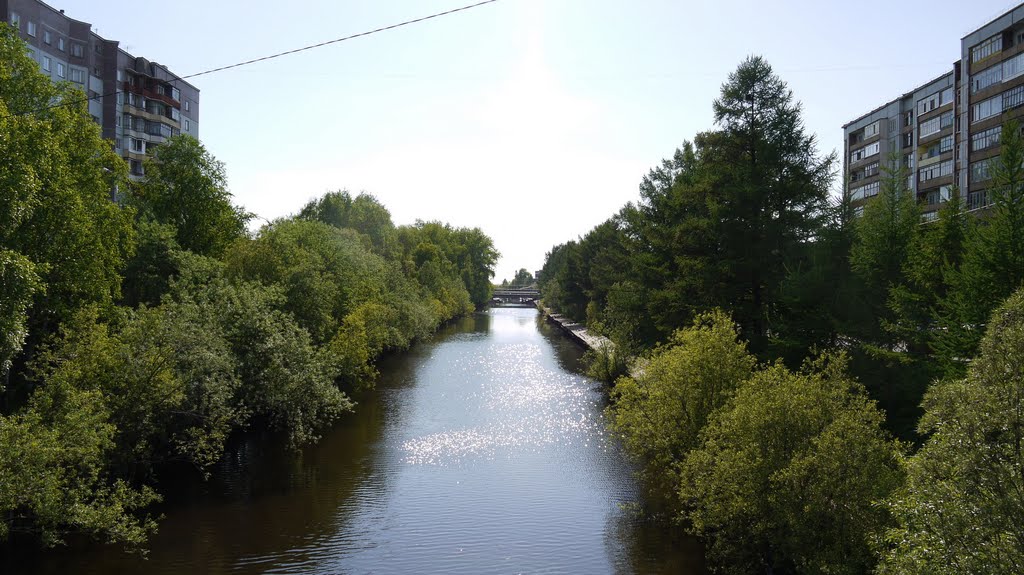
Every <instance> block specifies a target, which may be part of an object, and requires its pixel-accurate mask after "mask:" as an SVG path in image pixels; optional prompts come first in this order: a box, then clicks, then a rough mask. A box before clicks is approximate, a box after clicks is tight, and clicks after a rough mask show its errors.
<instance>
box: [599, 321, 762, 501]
mask: <svg viewBox="0 0 1024 575" xmlns="http://www.w3.org/2000/svg"><path fill="white" fill-rule="evenodd" d="M753 370H754V358H753V356H751V355H750V354H748V353H747V346H746V343H745V342H742V341H738V340H737V338H736V330H735V329H734V327H733V324H732V321H731V320H730V319H729V317H728V316H727V315H725V314H724V313H722V312H721V311H715V312H711V313H708V314H703V315H701V316H698V317H697V318H696V319H695V320H694V324H693V326H691V327H689V328H686V329H683V330H680V331H678V332H676V333H675V334H674V335H673V337H672V340H671V342H670V343H669V344H668V345H667V346H664V347H662V348H659V349H658V350H656V351H655V352H654V355H653V357H652V358H651V360H650V361H648V362H646V363H645V364H644V366H643V371H642V372H641V373H638V374H637V375H636V376H635V377H623V378H621V379H619V380H618V381H616V382H615V389H614V390H613V392H612V398H613V400H614V402H615V408H614V409H612V410H610V413H609V414H610V416H611V422H612V423H611V427H612V429H613V430H615V431H616V432H618V433H620V434H621V435H622V436H623V439H624V443H625V447H626V449H627V451H629V452H630V453H631V454H632V455H633V456H634V457H635V458H637V459H638V460H639V461H641V462H643V465H644V466H643V470H644V475H645V476H646V478H647V480H648V481H649V482H651V483H652V484H654V485H655V486H656V487H658V488H661V489H663V490H665V491H669V492H673V493H674V492H676V491H678V489H679V477H678V471H679V465H680V464H681V463H682V461H683V459H685V458H686V455H687V454H688V453H689V452H690V451H691V450H692V449H694V448H696V447H697V446H698V445H699V441H698V439H699V434H700V432H701V430H702V429H704V426H705V425H706V424H707V421H708V418H709V417H710V416H711V414H712V413H713V412H714V411H715V410H716V409H718V408H719V407H721V406H722V405H723V404H724V403H725V402H726V401H727V400H728V399H729V398H730V397H732V394H733V392H734V391H735V390H736V388H737V387H739V386H740V384H741V383H742V382H744V381H745V380H747V379H748V378H750V376H751V375H752V373H753Z"/></svg>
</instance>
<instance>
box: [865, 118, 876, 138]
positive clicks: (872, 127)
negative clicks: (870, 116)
mask: <svg viewBox="0 0 1024 575" xmlns="http://www.w3.org/2000/svg"><path fill="white" fill-rule="evenodd" d="M877 135H878V122H874V123H872V124H868V125H867V126H864V139H865V140H866V139H868V138H873V137H875V136H877Z"/></svg>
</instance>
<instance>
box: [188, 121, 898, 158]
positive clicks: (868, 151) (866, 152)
mask: <svg viewBox="0 0 1024 575" xmlns="http://www.w3.org/2000/svg"><path fill="white" fill-rule="evenodd" d="M185 131H186V132H187V131H188V120H185ZM879 148H880V146H879V142H875V143H873V144H868V145H867V146H864V147H863V148H861V149H859V150H854V152H853V153H852V154H850V163H851V164H852V163H854V162H859V161H861V160H863V159H864V158H868V157H870V156H874V155H875V154H877V153H878V150H879Z"/></svg>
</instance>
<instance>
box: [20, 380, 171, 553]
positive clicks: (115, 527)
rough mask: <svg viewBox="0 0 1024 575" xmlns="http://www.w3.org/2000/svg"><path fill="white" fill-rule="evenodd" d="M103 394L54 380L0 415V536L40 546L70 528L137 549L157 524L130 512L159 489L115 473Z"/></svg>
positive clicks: (111, 427) (111, 431) (53, 541)
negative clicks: (109, 460)
mask: <svg viewBox="0 0 1024 575" xmlns="http://www.w3.org/2000/svg"><path fill="white" fill-rule="evenodd" d="M104 403H105V402H104V399H103V397H102V395H101V394H100V393H99V392H97V391H85V390H81V389H77V388H75V387H74V386H69V385H64V384H62V383H54V384H52V385H51V386H49V388H48V390H47V393H44V394H37V395H35V396H34V397H33V398H32V401H31V402H30V404H29V406H28V407H27V408H26V409H24V410H22V411H20V412H19V413H17V414H14V415H10V416H3V415H0V541H3V540H5V539H7V538H8V537H9V536H10V535H11V534H12V533H28V534H33V535H35V536H37V537H38V538H39V540H40V541H41V542H42V543H43V544H44V545H46V546H54V545H58V544H61V543H63V542H64V537H65V536H66V535H68V534H70V533H87V534H90V535H93V536H94V537H97V538H102V539H103V540H105V541H107V542H109V543H120V544H123V545H125V546H126V547H129V548H137V547H138V546H140V545H142V544H143V543H144V542H145V539H146V537H147V536H148V534H149V533H150V532H152V531H153V530H154V529H155V527H156V524H155V523H154V521H153V520H152V519H150V518H148V517H139V516H137V515H136V512H137V511H138V510H140V509H142V508H144V507H146V506H147V505H149V504H150V503H152V502H153V501H155V500H157V499H158V498H157V496H156V494H155V493H153V491H152V490H150V489H146V488H142V489H134V488H132V487H130V486H129V485H128V484H127V483H125V482H124V481H120V480H113V479H111V478H110V476H109V475H108V473H107V470H106V456H107V453H108V451H110V450H111V449H113V443H114V439H113V438H114V435H115V433H116V429H115V427H114V425H113V424H111V423H110V421H109V419H108V412H107V409H106V407H105V405H104Z"/></svg>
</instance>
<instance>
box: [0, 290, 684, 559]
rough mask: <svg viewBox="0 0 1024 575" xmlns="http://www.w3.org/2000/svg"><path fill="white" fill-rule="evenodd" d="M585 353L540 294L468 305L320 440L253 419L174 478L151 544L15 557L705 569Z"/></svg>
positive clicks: (386, 373) (386, 367) (397, 360)
mask: <svg viewBox="0 0 1024 575" xmlns="http://www.w3.org/2000/svg"><path fill="white" fill-rule="evenodd" d="M581 354H582V351H581V350H580V349H579V347H578V346H577V345H576V344H575V343H573V342H572V341H570V340H569V339H568V338H566V337H565V336H564V335H563V334H562V333H560V332H559V331H557V330H556V329H555V328H552V327H551V326H550V325H548V324H546V323H545V322H543V321H542V320H541V319H540V317H539V314H538V313H537V311H536V310H534V309H530V308H495V309H491V310H488V311H486V312H481V313H477V314H474V315H472V316H469V317H466V318H464V319H462V320H460V321H457V322H455V323H453V324H451V325H449V326H447V327H445V328H444V329H443V330H442V331H441V332H440V333H439V334H437V335H436V336H435V337H434V338H433V339H432V340H430V341H428V342H425V343H421V344H418V345H416V346H415V347H414V348H413V349H412V350H410V351H409V352H407V353H403V354H398V355H395V356H393V357H389V358H387V359H386V360H385V361H384V362H383V363H382V364H381V366H380V371H381V378H380V381H379V383H378V385H377V388H376V390H374V391H372V392H370V393H367V394H365V395H364V396H363V397H360V398H359V404H358V406H357V407H356V413H354V414H351V415H348V416H346V417H345V418H344V419H343V421H341V422H340V423H339V425H337V426H336V427H335V428H334V429H332V430H330V431H328V432H326V433H325V434H324V437H323V438H322V439H321V441H320V442H319V443H318V444H317V445H315V446H312V447H309V448H307V449H304V450H303V451H302V452H300V453H293V452H288V451H286V450H285V449H283V448H282V446H281V445H280V444H279V443H278V442H276V441H274V440H272V439H268V438H266V437H262V438H261V437H251V438H248V439H247V440H246V441H244V442H242V443H241V444H240V445H238V446H236V447H234V448H233V449H232V450H231V451H230V452H229V454H228V456H227V457H226V458H225V460H224V461H223V462H222V463H221V464H219V465H218V467H217V469H216V470H215V471H214V476H213V478H212V479H211V480H210V481H207V482H204V483H200V482H196V483H194V484H192V485H191V486H190V487H188V488H185V487H180V486H175V487H174V489H173V490H171V491H172V492H173V493H174V495H173V497H171V498H169V500H168V501H167V502H165V503H164V504H163V505H162V508H161V512H162V513H163V514H164V515H165V517H164V519H163V520H162V521H161V523H160V530H159V533H158V534H157V535H155V536H154V537H153V539H152V541H151V545H150V551H149V555H148V558H147V559H141V558H139V557H136V556H131V555H125V554H123V553H120V552H118V551H116V550H114V549H109V548H108V549H95V548H93V549H92V550H90V551H82V550H57V551H48V552H46V553H43V554H35V553H30V554H29V555H28V556H27V557H22V558H20V559H19V560H18V561H17V562H16V564H15V566H14V567H13V569H14V570H13V571H12V572H15V573H16V572H21V571H23V572H25V573H28V574H56V573H83V574H100V573H103V574H107V573H146V574H164V573H166V574H171V573H175V574H177V573H186V574H199V573H214V574H216V573H303V574H305V573H378V574H384V573H472V574H477V573H586V574H597V573H682V574H688V573H703V567H702V564H701V552H700V547H699V545H698V544H697V543H696V542H695V541H693V540H691V539H687V538H675V539H673V538H671V537H670V536H669V535H667V532H666V530H665V529H664V528H661V527H659V526H657V525H652V524H650V523H649V522H647V521H645V520H643V519H642V514H640V513H638V512H637V509H638V508H639V504H640V497H641V495H640V490H639V489H638V487H637V485H636V481H635V479H634V477H633V475H632V470H631V467H630V465H629V463H628V462H627V461H626V458H625V456H624V454H623V453H622V452H621V451H620V449H619V447H618V445H617V443H616V442H615V441H614V440H613V439H612V438H610V437H609V436H608V434H607V432H606V431H605V426H604V422H603V419H602V410H603V408H604V406H605V405H606V401H607V400H606V397H605V394H604V393H603V391H602V388H601V386H600V385H599V384H598V383H596V382H594V381H592V380H590V379H588V378H586V377H584V376H583V375H581V374H580V367H579V359H580V356H581ZM3 564H4V561H0V566H2V565H3ZM8 566H9V567H11V566H10V564H8Z"/></svg>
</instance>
